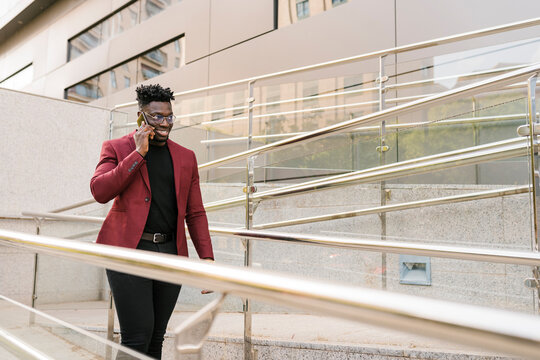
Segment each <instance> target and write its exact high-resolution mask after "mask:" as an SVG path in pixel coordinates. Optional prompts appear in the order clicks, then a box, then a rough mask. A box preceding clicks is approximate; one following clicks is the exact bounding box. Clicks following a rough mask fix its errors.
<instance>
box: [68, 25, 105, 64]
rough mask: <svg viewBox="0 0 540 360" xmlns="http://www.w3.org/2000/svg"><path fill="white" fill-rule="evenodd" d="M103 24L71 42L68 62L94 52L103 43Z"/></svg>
mask: <svg viewBox="0 0 540 360" xmlns="http://www.w3.org/2000/svg"><path fill="white" fill-rule="evenodd" d="M101 32H102V24H101V23H100V24H97V25H96V26H94V27H93V28H91V29H90V30H87V31H85V32H84V33H82V34H81V35H79V36H77V37H76V38H74V39H71V40H69V54H68V61H71V60H73V59H75V58H77V57H79V56H80V55H82V54H84V53H85V52H87V51H90V50H92V49H93V48H95V47H96V46H98V45H99V44H101V42H102V33H101Z"/></svg>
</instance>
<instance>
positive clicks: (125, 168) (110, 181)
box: [90, 141, 145, 204]
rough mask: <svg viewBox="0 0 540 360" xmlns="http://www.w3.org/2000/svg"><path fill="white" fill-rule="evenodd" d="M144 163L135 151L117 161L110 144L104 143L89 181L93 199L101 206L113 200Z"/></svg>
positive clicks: (117, 158)
mask: <svg viewBox="0 0 540 360" xmlns="http://www.w3.org/2000/svg"><path fill="white" fill-rule="evenodd" d="M144 162H145V160H144V158H143V157H142V156H141V154H139V153H138V152H137V151H135V150H133V151H132V152H131V153H130V154H129V155H128V156H126V157H125V158H124V159H122V160H119V157H118V154H117V152H116V151H115V149H114V147H113V145H112V144H111V142H110V141H105V142H104V143H103V146H102V148H101V155H100V159H99V163H98V164H97V166H96V170H95V172H94V176H92V179H91V180H90V190H91V191H92V195H93V196H94V199H96V201H97V202H99V203H102V204H105V203H107V202H109V201H110V200H112V199H114V198H115V197H116V196H117V195H118V194H120V193H121V192H122V191H123V190H124V189H125V188H126V187H127V186H128V185H129V183H130V182H131V181H132V180H133V179H134V178H135V174H137V170H138V169H139V168H140V167H141V166H142V164H144Z"/></svg>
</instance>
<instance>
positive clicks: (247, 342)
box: [242, 81, 256, 360]
mask: <svg viewBox="0 0 540 360" xmlns="http://www.w3.org/2000/svg"><path fill="white" fill-rule="evenodd" d="M254 83H255V82H254V81H250V82H249V83H248V99H247V102H248V141H247V149H248V150H249V149H251V147H252V137H253V103H254V102H255V98H254V91H253V88H254ZM255 157H256V156H250V157H248V159H247V164H246V187H245V188H244V192H245V194H246V218H245V225H246V229H247V230H249V229H251V228H252V227H253V213H254V207H253V196H252V194H253V193H254V192H255V191H256V189H255V186H254V177H255ZM242 243H243V244H244V266H245V267H250V266H251V257H252V250H251V241H250V240H249V239H243V240H242ZM243 312H244V360H254V359H255V358H256V356H255V355H254V351H253V347H252V344H251V324H252V319H251V304H250V299H248V298H245V299H244V306H243Z"/></svg>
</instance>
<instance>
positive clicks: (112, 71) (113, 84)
mask: <svg viewBox="0 0 540 360" xmlns="http://www.w3.org/2000/svg"><path fill="white" fill-rule="evenodd" d="M110 76H111V87H112V88H114V89H116V88H117V87H118V86H116V74H115V73H114V70H111V74H110Z"/></svg>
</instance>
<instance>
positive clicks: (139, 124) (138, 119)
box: [137, 113, 146, 127]
mask: <svg viewBox="0 0 540 360" xmlns="http://www.w3.org/2000/svg"><path fill="white" fill-rule="evenodd" d="M143 122H144V123H145V124H146V121H144V116H143V114H142V113H141V115H139V117H138V118H137V125H138V126H139V127H141V125H142V123H143Z"/></svg>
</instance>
